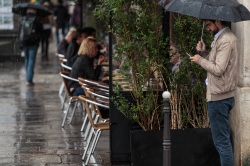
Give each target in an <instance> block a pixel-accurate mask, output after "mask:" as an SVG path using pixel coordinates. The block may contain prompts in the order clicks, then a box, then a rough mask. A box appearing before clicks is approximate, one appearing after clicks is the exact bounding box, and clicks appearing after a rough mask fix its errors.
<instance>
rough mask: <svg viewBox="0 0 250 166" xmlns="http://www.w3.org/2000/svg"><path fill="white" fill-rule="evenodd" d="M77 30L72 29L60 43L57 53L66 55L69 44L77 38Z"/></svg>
mask: <svg viewBox="0 0 250 166" xmlns="http://www.w3.org/2000/svg"><path fill="white" fill-rule="evenodd" d="M75 33H76V29H74V28H72V29H70V30H69V32H68V34H67V35H66V36H65V38H64V39H63V40H62V41H61V42H60V43H59V45H58V48H57V53H59V54H62V55H64V56H65V55H66V52H67V48H68V46H69V43H70V42H71V40H72V39H73V37H74V36H75Z"/></svg>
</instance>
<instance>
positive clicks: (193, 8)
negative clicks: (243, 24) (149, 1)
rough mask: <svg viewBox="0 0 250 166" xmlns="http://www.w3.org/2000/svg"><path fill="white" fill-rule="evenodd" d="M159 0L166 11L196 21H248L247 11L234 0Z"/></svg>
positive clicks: (249, 13) (249, 18)
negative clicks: (192, 18) (193, 18)
mask: <svg viewBox="0 0 250 166" xmlns="http://www.w3.org/2000/svg"><path fill="white" fill-rule="evenodd" d="M167 1H168V0H160V1H159V4H160V5H162V6H163V7H164V9H165V10H166V11H169V12H175V13H180V14H184V15H188V16H193V17H196V18H198V19H209V20H221V21H228V22H239V21H246V20H250V12H249V10H248V9H247V8H246V7H245V6H244V5H242V4H240V3H238V2H237V1H236V0H172V1H171V2H169V3H166V2H167ZM165 4H166V5H165Z"/></svg>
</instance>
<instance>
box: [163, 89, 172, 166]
mask: <svg viewBox="0 0 250 166" xmlns="http://www.w3.org/2000/svg"><path fill="white" fill-rule="evenodd" d="M170 95H171V94H170V92H169V91H165V92H163V93H162V97H163V113H164V129H163V166H171V139H170V122H169V115H170V108H169V98H170Z"/></svg>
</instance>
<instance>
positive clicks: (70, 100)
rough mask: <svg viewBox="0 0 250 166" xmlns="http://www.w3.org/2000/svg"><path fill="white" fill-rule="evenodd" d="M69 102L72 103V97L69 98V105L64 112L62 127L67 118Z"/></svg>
mask: <svg viewBox="0 0 250 166" xmlns="http://www.w3.org/2000/svg"><path fill="white" fill-rule="evenodd" d="M71 103H72V98H70V99H69V105H68V108H67V110H66V112H65V115H64V117H63V122H62V127H64V124H65V121H66V119H67V116H68V113H69V109H70V106H71Z"/></svg>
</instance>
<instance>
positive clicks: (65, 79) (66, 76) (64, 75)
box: [60, 71, 79, 97]
mask: <svg viewBox="0 0 250 166" xmlns="http://www.w3.org/2000/svg"><path fill="white" fill-rule="evenodd" d="M60 76H61V77H62V80H63V84H64V87H65V89H66V92H67V94H68V96H70V97H71V96H72V93H71V92H70V88H69V86H68V82H69V80H71V81H75V82H79V80H78V79H74V78H72V77H70V76H69V73H68V72H63V71H61V72H60Z"/></svg>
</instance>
